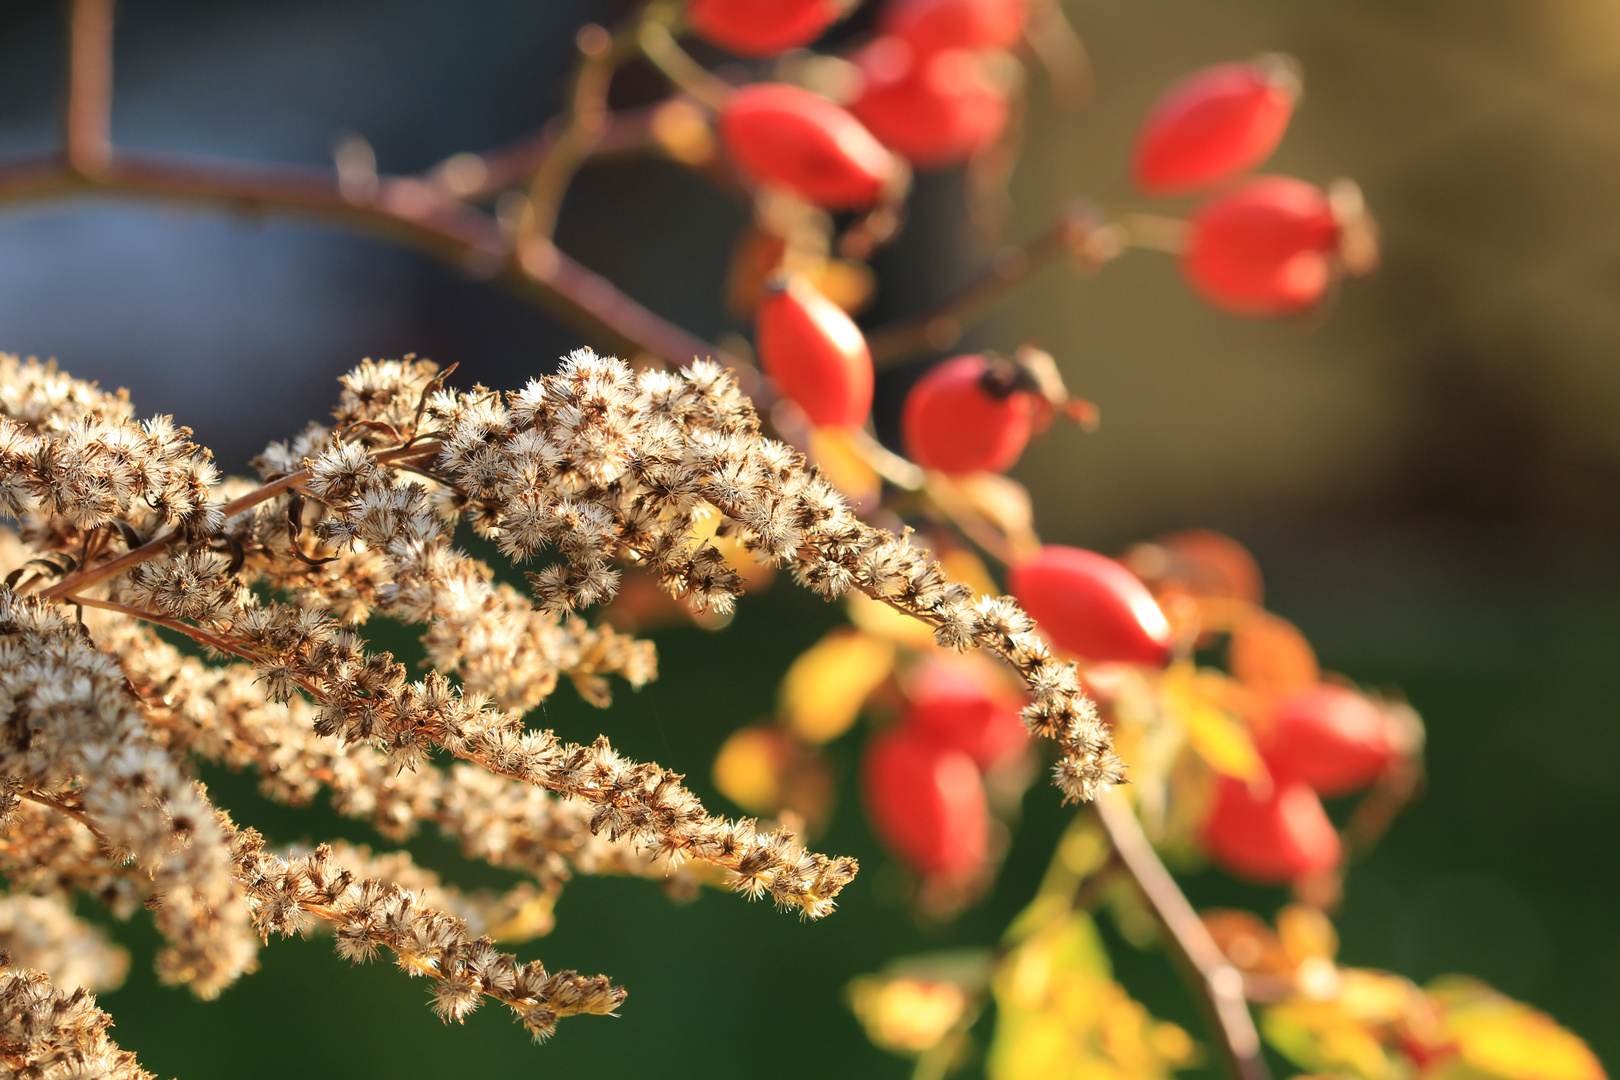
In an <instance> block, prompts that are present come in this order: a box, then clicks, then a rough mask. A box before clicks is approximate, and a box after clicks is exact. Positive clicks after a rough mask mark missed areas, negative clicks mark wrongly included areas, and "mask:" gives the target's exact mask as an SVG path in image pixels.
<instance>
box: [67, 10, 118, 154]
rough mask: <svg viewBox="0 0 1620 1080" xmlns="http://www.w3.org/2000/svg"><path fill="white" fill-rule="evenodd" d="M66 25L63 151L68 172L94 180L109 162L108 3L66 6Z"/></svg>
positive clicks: (110, 47) (110, 28) (110, 40)
mask: <svg viewBox="0 0 1620 1080" xmlns="http://www.w3.org/2000/svg"><path fill="white" fill-rule="evenodd" d="M67 22H68V56H67V102H66V105H65V107H64V108H63V110H62V113H63V115H62V148H63V151H64V156H65V157H66V158H67V165H68V168H70V169H72V170H73V171H74V172H76V173H78V174H79V175H81V176H94V175H96V174H97V173H99V172H101V171H102V170H103V169H105V168H106V167H107V165H108V163H110V162H111V161H112V51H113V0H69V2H68V6H67Z"/></svg>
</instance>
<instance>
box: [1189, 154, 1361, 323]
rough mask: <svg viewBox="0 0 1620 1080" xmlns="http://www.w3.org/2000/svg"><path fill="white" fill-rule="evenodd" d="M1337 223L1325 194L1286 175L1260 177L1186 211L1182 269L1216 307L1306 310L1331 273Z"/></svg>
mask: <svg viewBox="0 0 1620 1080" xmlns="http://www.w3.org/2000/svg"><path fill="white" fill-rule="evenodd" d="M1338 244H1339V224H1338V221H1337V220H1336V219H1335V218H1334V215H1333V208H1332V206H1331V205H1330V203H1329V201H1328V198H1327V194H1326V193H1325V192H1324V191H1323V190H1322V189H1321V188H1319V187H1317V186H1315V185H1314V184H1307V183H1306V182H1305V181H1303V180H1296V179H1294V178H1293V177H1289V176H1262V177H1257V178H1255V179H1253V180H1250V181H1248V182H1247V183H1245V184H1244V185H1243V186H1242V187H1239V188H1238V189H1237V190H1235V191H1232V192H1230V193H1228V194H1226V195H1221V196H1219V197H1217V198H1214V199H1211V200H1210V201H1209V202H1207V203H1205V204H1204V205H1203V206H1201V207H1199V208H1198V210H1197V212H1195V213H1194V214H1193V218H1192V221H1191V223H1190V226H1189V230H1188V237H1187V249H1186V251H1185V252H1183V254H1182V258H1181V268H1182V271H1183V272H1184V273H1185V274H1186V276H1187V280H1188V281H1189V282H1190V283H1191V284H1192V287H1193V289H1194V291H1196V292H1197V293H1198V294H1199V295H1200V296H1202V297H1203V298H1204V299H1205V300H1207V301H1208V302H1209V303H1210V304H1212V305H1214V306H1215V307H1218V308H1221V309H1222V310H1224V311H1230V312H1232V313H1233V314H1237V315H1248V316H1253V317H1256V318H1268V317H1274V316H1279V315H1292V314H1297V313H1299V312H1302V311H1305V310H1307V309H1308V308H1310V307H1311V306H1312V305H1314V304H1315V303H1316V302H1317V301H1319V300H1320V299H1321V298H1322V295H1323V294H1324V293H1325V292H1326V291H1327V288H1328V286H1329V284H1331V283H1332V281H1333V276H1334V256H1335V255H1336V253H1337V249H1338Z"/></svg>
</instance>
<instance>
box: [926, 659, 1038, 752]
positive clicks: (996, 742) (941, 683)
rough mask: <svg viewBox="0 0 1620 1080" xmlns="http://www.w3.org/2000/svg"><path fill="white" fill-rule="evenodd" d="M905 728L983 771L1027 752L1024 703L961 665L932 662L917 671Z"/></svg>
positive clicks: (941, 661)
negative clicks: (965, 757)
mask: <svg viewBox="0 0 1620 1080" xmlns="http://www.w3.org/2000/svg"><path fill="white" fill-rule="evenodd" d="M910 681H911V688H910V690H909V692H908V695H907V697H908V702H907V705H906V711H905V714H904V716H903V717H902V719H901V726H902V727H905V728H907V729H909V730H911V731H914V732H916V733H917V734H919V735H921V736H923V737H925V738H927V739H929V740H931V741H933V742H936V743H939V744H940V745H941V746H949V747H952V748H954V749H957V750H960V751H962V752H963V753H965V754H967V755H968V756H969V757H971V758H972V759H973V762H974V764H976V765H977V766H978V767H979V768H981V769H989V768H992V767H994V766H996V765H999V764H1001V763H1002V762H1005V761H1008V760H1011V759H1013V758H1016V757H1017V756H1018V755H1019V754H1021V753H1023V752H1024V751H1025V750H1027V749H1028V748H1029V745H1030V740H1029V732H1028V730H1027V729H1026V728H1025V727H1024V722H1023V720H1022V718H1021V717H1020V715H1019V712H1020V710H1021V709H1022V708H1023V705H1024V702H1023V701H1022V700H1021V699H1020V698H1019V697H1018V696H1017V695H1016V694H1012V693H1010V692H1008V691H1007V690H1005V689H1002V688H998V687H995V686H994V685H991V684H987V681H986V680H985V679H982V678H979V677H978V676H977V674H976V673H975V672H974V671H972V670H971V669H969V668H966V667H965V666H964V665H963V663H961V662H956V661H953V660H952V659H939V660H932V661H929V662H927V663H925V664H924V665H922V667H921V668H920V669H918V670H917V671H915V672H913V674H912V678H911V680H910Z"/></svg>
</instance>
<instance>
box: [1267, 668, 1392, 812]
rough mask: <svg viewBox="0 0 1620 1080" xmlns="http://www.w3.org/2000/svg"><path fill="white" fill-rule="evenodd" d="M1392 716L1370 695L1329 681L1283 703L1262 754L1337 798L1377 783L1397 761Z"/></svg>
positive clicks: (1327, 794) (1284, 769)
mask: <svg viewBox="0 0 1620 1080" xmlns="http://www.w3.org/2000/svg"><path fill="white" fill-rule="evenodd" d="M1391 733H1392V725H1391V723H1390V719H1389V716H1388V714H1387V713H1385V712H1384V710H1383V709H1381V708H1379V707H1378V706H1377V705H1376V704H1375V703H1373V702H1372V701H1370V700H1368V699H1367V698H1366V697H1365V696H1363V695H1361V694H1358V693H1356V692H1355V691H1354V690H1350V689H1347V688H1346V687H1343V686H1334V685H1332V684H1329V683H1324V684H1322V685H1320V686H1313V687H1311V688H1310V689H1309V690H1305V691H1302V692H1300V693H1297V694H1294V695H1292V696H1290V697H1288V698H1285V699H1284V700H1283V701H1282V702H1281V704H1279V705H1278V707H1277V711H1276V714H1275V715H1274V716H1273V718H1272V724H1271V728H1270V730H1269V731H1268V732H1266V735H1265V737H1264V738H1263V739H1262V741H1261V751H1262V752H1263V753H1264V754H1265V756H1266V760H1267V761H1268V762H1271V763H1273V765H1274V767H1275V771H1278V772H1286V773H1287V774H1288V775H1290V776H1292V777H1295V778H1297V779H1299V780H1303V781H1304V782H1305V783H1307V784H1309V785H1310V786H1311V787H1313V788H1315V789H1316V791H1317V792H1318V793H1319V794H1322V795H1326V796H1327V797H1329V798H1333V797H1334V796H1338V795H1348V794H1349V793H1350V792H1352V791H1358V790H1360V789H1361V788H1364V787H1366V786H1367V785H1369V784H1371V783H1372V782H1373V781H1375V780H1377V779H1378V777H1379V776H1381V775H1382V774H1383V773H1384V771H1385V770H1386V769H1388V768H1389V766H1390V765H1391V764H1392V763H1393V762H1394V760H1395V757H1396V751H1395V747H1394V746H1393V744H1392V742H1391V739H1390V736H1391Z"/></svg>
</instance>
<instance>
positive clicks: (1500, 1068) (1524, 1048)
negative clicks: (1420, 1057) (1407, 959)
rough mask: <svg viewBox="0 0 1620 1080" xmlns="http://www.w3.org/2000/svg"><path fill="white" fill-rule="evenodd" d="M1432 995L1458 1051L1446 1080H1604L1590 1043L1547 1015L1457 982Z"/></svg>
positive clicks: (1439, 985) (1440, 984) (1435, 987)
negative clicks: (1438, 1004)
mask: <svg viewBox="0 0 1620 1080" xmlns="http://www.w3.org/2000/svg"><path fill="white" fill-rule="evenodd" d="M1428 990H1429V993H1430V994H1431V995H1432V996H1433V997H1434V998H1435V1000H1436V1001H1438V1002H1439V1003H1440V1006H1441V1009H1442V1011H1443V1017H1444V1021H1443V1022H1444V1025H1445V1031H1446V1034H1447V1035H1448V1036H1450V1038H1451V1039H1452V1041H1453V1042H1454V1043H1455V1044H1456V1048H1457V1057H1456V1058H1454V1059H1453V1060H1452V1061H1451V1062H1449V1063H1448V1065H1447V1067H1446V1068H1445V1069H1444V1070H1442V1071H1441V1072H1440V1073H1439V1076H1440V1077H1443V1078H1445V1080H1476V1078H1477V1080H1486V1078H1489V1080H1605V1078H1606V1074H1605V1073H1604V1071H1603V1066H1602V1065H1601V1064H1600V1063H1599V1062H1598V1059H1597V1056H1596V1055H1595V1054H1593V1053H1592V1051H1591V1049H1590V1048H1588V1047H1587V1045H1586V1043H1585V1042H1583V1041H1582V1040H1581V1039H1580V1037H1579V1036H1577V1035H1575V1034H1573V1033H1571V1032H1569V1031H1567V1030H1565V1029H1564V1028H1562V1027H1559V1026H1558V1024H1557V1022H1556V1021H1554V1020H1553V1019H1552V1017H1550V1016H1548V1015H1546V1014H1545V1013H1542V1012H1538V1011H1536V1010H1535V1009H1532V1008H1530V1006H1528V1005H1524V1004H1521V1003H1519V1002H1517V1001H1514V1000H1513V999H1511V998H1508V997H1504V996H1503V995H1501V994H1498V993H1497V992H1496V991H1494V990H1492V989H1490V988H1489V987H1488V986H1486V985H1484V984H1483V983H1480V982H1477V981H1475V980H1472V979H1466V978H1461V977H1457V976H1451V977H1448V978H1445V979H1441V980H1437V981H1436V982H1434V983H1431V984H1430V985H1429V987H1428Z"/></svg>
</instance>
